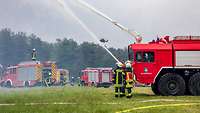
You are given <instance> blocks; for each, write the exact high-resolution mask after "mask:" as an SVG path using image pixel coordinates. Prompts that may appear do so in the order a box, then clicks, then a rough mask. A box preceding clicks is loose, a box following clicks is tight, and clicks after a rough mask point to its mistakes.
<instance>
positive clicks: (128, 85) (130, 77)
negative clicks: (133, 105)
mask: <svg viewBox="0 0 200 113" xmlns="http://www.w3.org/2000/svg"><path fill="white" fill-rule="evenodd" d="M125 65H126V68H125V74H126V77H125V79H126V81H125V88H126V92H127V93H126V97H127V98H131V97H132V88H133V82H134V81H133V71H132V66H131V61H127V62H126V63H125Z"/></svg>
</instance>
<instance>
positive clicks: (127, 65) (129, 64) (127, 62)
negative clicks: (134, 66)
mask: <svg viewBox="0 0 200 113" xmlns="http://www.w3.org/2000/svg"><path fill="white" fill-rule="evenodd" d="M125 65H126V68H130V67H131V61H129V60H128V61H126V62H125Z"/></svg>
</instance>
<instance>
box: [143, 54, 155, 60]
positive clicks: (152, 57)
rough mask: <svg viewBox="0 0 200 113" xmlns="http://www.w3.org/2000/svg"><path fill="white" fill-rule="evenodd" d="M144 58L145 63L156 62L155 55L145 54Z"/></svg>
mask: <svg viewBox="0 0 200 113" xmlns="http://www.w3.org/2000/svg"><path fill="white" fill-rule="evenodd" d="M143 58H144V62H154V53H153V52H144V54H143Z"/></svg>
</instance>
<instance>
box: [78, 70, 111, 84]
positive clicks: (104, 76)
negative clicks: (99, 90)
mask: <svg viewBox="0 0 200 113" xmlns="http://www.w3.org/2000/svg"><path fill="white" fill-rule="evenodd" d="M82 73H83V74H82V76H81V84H82V85H85V86H96V87H105V88H107V87H110V86H111V85H112V68H86V69H84V70H82Z"/></svg>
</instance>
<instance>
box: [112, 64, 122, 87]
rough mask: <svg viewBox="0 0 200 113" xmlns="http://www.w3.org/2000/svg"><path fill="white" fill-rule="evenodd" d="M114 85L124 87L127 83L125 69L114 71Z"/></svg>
mask: <svg viewBox="0 0 200 113" xmlns="http://www.w3.org/2000/svg"><path fill="white" fill-rule="evenodd" d="M112 81H113V84H114V87H122V86H123V85H124V83H125V73H124V71H123V69H119V68H118V69H116V70H114V71H113V79H112Z"/></svg>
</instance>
